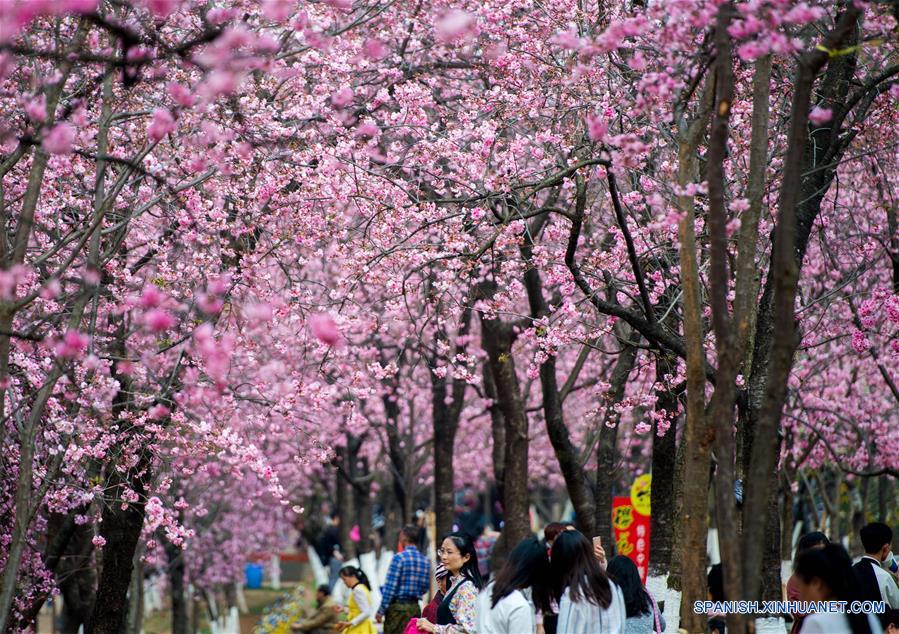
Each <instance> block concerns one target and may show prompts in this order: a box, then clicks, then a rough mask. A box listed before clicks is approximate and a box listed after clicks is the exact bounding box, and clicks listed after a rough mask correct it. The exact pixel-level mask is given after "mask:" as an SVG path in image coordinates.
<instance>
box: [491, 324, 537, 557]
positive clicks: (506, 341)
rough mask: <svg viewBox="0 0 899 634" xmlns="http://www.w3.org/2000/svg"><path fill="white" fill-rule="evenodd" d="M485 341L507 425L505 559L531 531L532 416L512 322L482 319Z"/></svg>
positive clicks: (500, 555)
mask: <svg viewBox="0 0 899 634" xmlns="http://www.w3.org/2000/svg"><path fill="white" fill-rule="evenodd" d="M481 331H482V342H483V346H484V349H485V350H486V351H487V358H488V364H489V366H490V374H491V375H492V377H493V385H494V387H495V389H496V397H497V404H498V405H499V410H500V412H501V413H502V418H503V422H504V424H505V434H504V435H505V451H504V460H503V464H504V476H503V497H502V502H503V515H504V517H505V526H504V528H503V536H504V539H503V544H502V545H500V546H499V548H500V550H499V552H498V554H497V555H496V561H497V562H498V563H499V562H500V561H501V560H502V555H503V554H504V552H503V551H506V550H508V549H511V548H514V547H515V545H516V544H517V543H518V542H519V541H521V540H522V539H524V538H525V537H527V535H528V534H529V533H530V521H529V517H528V506H529V503H528V502H529V497H528V419H527V414H526V413H525V411H524V402H523V400H522V398H521V388H520V386H519V383H518V375H517V373H516V372H515V359H514V357H513V356H512V343H513V342H514V341H515V334H514V332H513V329H512V325H511V324H506V323H502V322H501V321H500V320H498V319H486V318H483V317H482V319H481Z"/></svg>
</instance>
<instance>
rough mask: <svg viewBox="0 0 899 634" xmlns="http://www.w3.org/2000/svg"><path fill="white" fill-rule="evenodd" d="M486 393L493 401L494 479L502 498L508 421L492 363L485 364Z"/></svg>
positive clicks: (491, 409) (491, 407)
mask: <svg viewBox="0 0 899 634" xmlns="http://www.w3.org/2000/svg"><path fill="white" fill-rule="evenodd" d="M484 393H485V394H486V395H487V398H489V399H490V400H491V401H493V403H492V404H491V405H490V430H491V438H492V439H493V449H492V451H491V455H492V458H493V481H494V482H495V485H496V492H497V496H498V497H499V499H500V500H502V499H503V495H504V494H505V489H504V483H505V478H506V475H505V474H506V421H505V419H504V418H503V410H502V408H501V407H500V406H499V396H497V394H496V384H495V383H494V381H493V372H491V370H490V364H489V363H485V364H484Z"/></svg>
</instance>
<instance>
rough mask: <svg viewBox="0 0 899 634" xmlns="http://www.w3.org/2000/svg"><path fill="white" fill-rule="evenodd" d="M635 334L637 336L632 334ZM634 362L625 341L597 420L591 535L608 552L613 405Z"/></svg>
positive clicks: (614, 469)
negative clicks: (594, 536) (597, 443)
mask: <svg viewBox="0 0 899 634" xmlns="http://www.w3.org/2000/svg"><path fill="white" fill-rule="evenodd" d="M633 336H634V337H636V336H637V335H636V334H634V335H633ZM636 361H637V348H636V347H634V346H632V345H628V344H625V345H624V347H623V348H622V349H621V352H620V353H619V355H618V359H617V361H615V367H614V368H613V369H612V375H611V377H610V378H609V391H608V392H606V406H605V413H604V415H603V417H602V420H601V421H600V423H599V424H600V426H601V427H600V429H599V447H598V448H597V450H596V487H595V491H596V495H595V499H594V517H593V535H599V536H600V537H602V543H603V544H604V545H605V548H606V549H607V550H608V552H609V553H610V554H611V552H612V550H611V545H612V544H614V543H615V540H614V535H613V533H612V496H613V495H614V487H615V482H616V481H617V480H618V476H619V473H618V422H619V420H620V418H621V417H620V416H619V415H618V414H617V412H616V411H615V405H617V404H618V403H620V402H621V399H622V397H623V396H624V388H625V385H626V384H627V378H628V377H629V376H630V373H631V370H633V369H634V363H636Z"/></svg>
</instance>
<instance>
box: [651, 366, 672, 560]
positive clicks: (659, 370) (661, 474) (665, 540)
mask: <svg viewBox="0 0 899 634" xmlns="http://www.w3.org/2000/svg"><path fill="white" fill-rule="evenodd" d="M676 364H677V360H676V359H674V358H673V357H669V356H661V355H660V356H659V357H657V358H656V382H661V381H662V377H664V376H666V375H667V376H674V373H675V367H676ZM656 397H657V398H656V411H657V412H659V413H661V412H662V410H664V411H665V413H666V415H667V417H668V420H669V421H670V422H671V425H670V427H669V428H668V431H666V432H665V434H664V435H662V436H660V435H659V433H658V423H656V422H655V421H654V422H653V424H652V488H651V489H650V495H651V500H650V508H651V509H652V515H651V516H650V531H649V540H650V542H649V543H650V546H649V576H662V575H665V574H667V573H668V571H669V570H670V568H671V559H672V548H673V546H674V525H675V521H676V517H677V515H676V514H675V512H674V511H675V509H674V505H675V498H676V496H675V473H676V470H677V416H675V415H674V413H675V412H677V410H678V409H679V403H678V395H677V393H675V392H673V391H671V390H664V391H658V392H656Z"/></svg>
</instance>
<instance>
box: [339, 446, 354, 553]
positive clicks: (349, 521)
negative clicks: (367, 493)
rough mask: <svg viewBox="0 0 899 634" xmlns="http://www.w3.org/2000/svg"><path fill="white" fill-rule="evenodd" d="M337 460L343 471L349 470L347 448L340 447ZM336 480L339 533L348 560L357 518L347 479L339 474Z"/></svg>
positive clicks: (342, 548)
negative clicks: (355, 518)
mask: <svg viewBox="0 0 899 634" xmlns="http://www.w3.org/2000/svg"><path fill="white" fill-rule="evenodd" d="M335 460H336V461H337V463H338V464H339V465H340V467H342V468H343V469H346V468H347V451H346V448H345V447H338V449H337V456H336V458H335ZM335 480H336V482H335V483H334V484H335V488H336V496H335V497H336V506H337V508H336V509H335V510H336V511H337V515H338V517H340V524H339V525H338V526H337V532H338V535H339V536H340V551H341V553H342V554H343V556H344V557H345V558H348V557H349V556H350V553H351V552H352V551H351V550H350V545H351V544H352V541H350V529H351V528H353V517H354V516H355V513H353V498H352V491H351V487H350V484H349V483H348V482H347V481H346V478H344V477H342V476H341V475H340V474H339V473H338V474H337V475H336V477H335Z"/></svg>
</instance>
